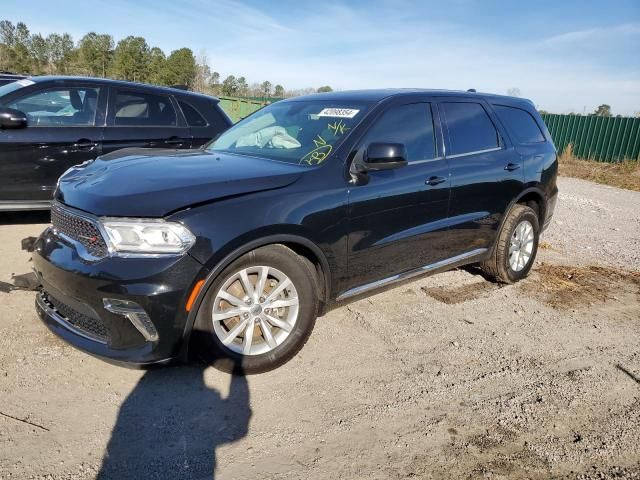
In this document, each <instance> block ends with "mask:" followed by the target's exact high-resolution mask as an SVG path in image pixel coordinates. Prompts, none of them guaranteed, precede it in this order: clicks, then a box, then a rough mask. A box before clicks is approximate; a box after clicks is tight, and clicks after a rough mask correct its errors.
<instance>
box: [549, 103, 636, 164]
mask: <svg viewBox="0 0 640 480" xmlns="http://www.w3.org/2000/svg"><path fill="white" fill-rule="evenodd" d="M542 118H543V119H544V121H545V123H546V124H547V128H548V129H549V132H550V133H551V138H553V143H555V145H556V148H557V149H558V152H562V151H563V150H564V149H565V147H566V146H567V145H569V144H572V146H573V153H574V155H576V156H577V157H580V158H589V159H593V160H599V161H601V162H617V161H620V160H624V159H625V158H627V159H632V160H638V159H640V118H628V117H596V116H581V115H554V114H544V115H542Z"/></svg>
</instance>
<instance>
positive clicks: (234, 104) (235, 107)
mask: <svg viewBox="0 0 640 480" xmlns="http://www.w3.org/2000/svg"><path fill="white" fill-rule="evenodd" d="M218 98H219V99H220V106H221V107H222V109H223V110H224V111H225V112H226V114H227V115H229V116H230V117H231V120H233V121H234V123H235V122H237V121H238V120H241V119H243V118H244V117H246V116H247V115H250V114H251V113H253V112H255V111H256V110H259V109H261V108H262V107H264V106H265V105H267V104H268V103H269V102H261V101H259V100H252V99H250V98H234V97H218Z"/></svg>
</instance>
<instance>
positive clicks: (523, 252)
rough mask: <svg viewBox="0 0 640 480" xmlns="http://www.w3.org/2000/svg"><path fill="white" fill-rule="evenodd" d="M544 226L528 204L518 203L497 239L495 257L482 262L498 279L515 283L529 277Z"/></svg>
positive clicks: (495, 279) (492, 255)
mask: <svg viewBox="0 0 640 480" xmlns="http://www.w3.org/2000/svg"><path fill="white" fill-rule="evenodd" d="M539 236H540V225H539V223H538V216H537V215H536V213H535V212H534V211H533V209H532V208H530V207H527V206H526V205H519V204H518V205H514V206H513V208H512V209H511V211H510V212H509V215H508V217H507V219H506V220H505V222H504V225H503V226H502V230H501V231H500V234H499V236H498V239H497V241H496V245H495V247H494V250H493V252H492V254H491V257H490V258H489V259H488V260H486V261H484V262H482V263H481V264H480V268H481V269H482V271H483V272H484V273H485V275H487V276H488V277H489V278H491V279H492V280H494V281H498V282H502V283H515V282H517V281H519V280H522V279H523V278H525V277H526V276H527V275H528V274H529V271H530V270H531V267H532V266H533V262H534V260H535V258H536V253H537V252H538V240H539Z"/></svg>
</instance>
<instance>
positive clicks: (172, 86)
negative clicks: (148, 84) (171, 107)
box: [171, 85, 189, 90]
mask: <svg viewBox="0 0 640 480" xmlns="http://www.w3.org/2000/svg"><path fill="white" fill-rule="evenodd" d="M171 88H177V89H178V90H189V87H188V86H186V85H171Z"/></svg>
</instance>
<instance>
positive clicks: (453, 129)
mask: <svg viewBox="0 0 640 480" xmlns="http://www.w3.org/2000/svg"><path fill="white" fill-rule="evenodd" d="M439 108H440V111H441V112H442V114H443V118H444V123H445V128H444V131H445V138H446V142H447V153H446V158H447V159H448V161H449V167H450V168H451V208H450V219H449V221H450V224H451V227H450V228H451V231H450V236H449V240H450V242H451V248H452V249H453V250H454V251H457V252H459V253H467V252H472V251H476V250H479V251H478V252H477V253H480V251H481V250H482V249H488V248H490V247H491V245H492V244H493V241H494V238H495V235H496V233H497V231H498V229H499V228H500V225H501V224H502V219H503V216H504V213H505V212H506V210H507V207H508V206H509V204H510V202H511V201H512V200H513V199H514V198H515V197H516V195H517V194H518V193H519V192H520V191H522V187H523V181H524V177H523V168H522V160H521V158H520V156H519V155H518V153H517V152H516V151H515V149H514V147H513V145H512V144H511V143H510V141H509V139H508V137H507V135H505V133H504V132H503V131H502V127H501V126H500V124H499V122H498V121H497V118H496V117H495V116H494V114H493V112H492V110H491V109H490V107H489V106H488V105H487V104H486V103H485V102H484V101H483V100H481V99H466V98H465V99H457V98H451V99H442V100H441V101H440V103H439Z"/></svg>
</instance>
